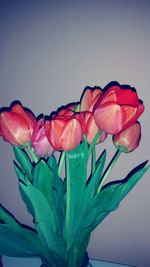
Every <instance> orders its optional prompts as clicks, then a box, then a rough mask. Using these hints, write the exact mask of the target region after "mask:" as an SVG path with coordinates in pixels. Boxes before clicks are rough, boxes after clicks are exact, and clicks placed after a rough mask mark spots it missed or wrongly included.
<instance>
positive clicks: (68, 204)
mask: <svg viewBox="0 0 150 267" xmlns="http://www.w3.org/2000/svg"><path fill="white" fill-rule="evenodd" d="M66 171H67V191H66V194H67V195H66V222H65V223H66V240H67V242H68V244H67V246H68V249H69V248H70V243H71V229H70V218H71V192H70V171H69V162H68V152H66Z"/></svg>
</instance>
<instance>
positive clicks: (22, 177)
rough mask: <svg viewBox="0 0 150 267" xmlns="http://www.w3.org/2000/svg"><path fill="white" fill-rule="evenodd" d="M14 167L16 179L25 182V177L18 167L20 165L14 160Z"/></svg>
mask: <svg viewBox="0 0 150 267" xmlns="http://www.w3.org/2000/svg"><path fill="white" fill-rule="evenodd" d="M14 168H15V172H16V175H17V177H18V179H19V180H20V181H21V182H23V183H25V184H26V182H27V178H26V176H25V174H24V173H23V172H22V170H21V169H20V167H19V166H18V165H17V163H16V162H14Z"/></svg>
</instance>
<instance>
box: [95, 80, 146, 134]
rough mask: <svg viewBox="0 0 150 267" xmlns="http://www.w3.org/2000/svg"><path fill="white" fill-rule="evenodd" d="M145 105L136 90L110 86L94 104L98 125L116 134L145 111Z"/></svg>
mask: <svg viewBox="0 0 150 267" xmlns="http://www.w3.org/2000/svg"><path fill="white" fill-rule="evenodd" d="M143 111H144V106H143V104H142V103H141V101H140V100H139V99H138V95H137V93H136V91H133V90H132V89H131V88H130V87H129V89H123V88H122V87H121V86H119V85H115V86H112V87H110V88H109V89H108V90H107V91H106V92H105V93H104V94H103V95H102V97H101V98H100V99H99V100H98V102H97V103H96V105H95V106H94V117H95V121H96V124H97V125H98V127H99V128H100V129H102V130H104V131H106V132H107V133H109V134H116V133H118V132H120V131H122V130H123V129H125V128H127V127H128V126H130V125H132V124H133V123H134V122H135V121H136V120H137V119H138V117H139V116H140V115H141V114H142V113H143Z"/></svg>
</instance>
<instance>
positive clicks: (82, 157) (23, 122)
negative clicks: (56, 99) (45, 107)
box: [0, 82, 149, 267]
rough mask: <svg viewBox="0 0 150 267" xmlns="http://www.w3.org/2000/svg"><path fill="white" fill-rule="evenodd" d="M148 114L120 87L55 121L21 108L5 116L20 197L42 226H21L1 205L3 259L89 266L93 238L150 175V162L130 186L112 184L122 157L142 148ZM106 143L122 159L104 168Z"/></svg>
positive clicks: (1, 129) (1, 120)
mask: <svg viewBox="0 0 150 267" xmlns="http://www.w3.org/2000/svg"><path fill="white" fill-rule="evenodd" d="M143 111H144V105H143V103H142V101H141V100H139V99H138V95H137V93H136V90H135V89H134V88H131V87H130V86H121V85H119V84H118V83H116V82H114V83H110V84H108V85H107V86H106V87H105V88H104V89H103V90H102V89H101V88H100V87H94V88H90V87H86V88H85V89H84V91H83V94H82V96H81V99H80V101H79V102H77V103H71V104H68V105H67V106H65V107H61V108H59V109H58V110H57V112H52V113H51V114H50V116H43V115H42V116H41V115H40V116H38V117H37V118H35V116H34V114H33V113H32V112H31V111H30V110H28V109H27V108H24V107H23V106H22V105H21V103H20V102H13V103H12V105H11V106H10V108H2V109H1V112H0V136H2V137H3V139H4V141H6V142H9V143H10V144H11V145H12V146H13V150H14V154H15V157H16V161H15V162H14V168H15V171H16V174H17V177H18V184H19V190H20V194H21V197H22V199H23V201H24V202H25V204H26V206H27V210H28V212H29V213H30V214H31V215H32V216H33V222H34V226H35V227H34V229H33V228H32V227H29V226H27V225H24V224H21V223H19V221H18V220H17V219H15V218H14V216H13V215H12V214H10V212H8V211H7V210H6V209H5V208H4V207H3V206H2V205H1V206H0V254H1V255H6V256H12V257H40V258H41V260H42V266H46V267H48V266H51V267H85V266H88V264H89V263H88V262H89V259H88V254H87V252H86V250H87V246H88V243H89V240H90V235H91V232H92V231H93V230H94V229H95V228H96V226H97V225H98V224H99V223H101V221H102V220H103V219H104V218H105V217H106V216H107V215H108V214H109V213H110V212H111V211H113V210H115V209H116V208H117V207H118V205H119V203H120V201H121V200H122V199H123V198H124V197H125V196H126V195H127V194H128V192H129V191H130V190H131V189H132V188H133V187H134V186H135V184H136V183H137V182H138V181H139V179H140V178H141V177H142V176H143V175H144V173H145V172H146V171H147V169H148V167H149V166H147V165H146V164H147V161H145V162H143V163H142V164H140V165H139V166H137V167H136V168H134V169H133V170H132V171H131V172H130V173H129V174H128V175H127V177H126V178H124V179H122V180H118V181H114V182H109V183H107V184H106V183H105V181H106V178H107V177H108V175H109V173H110V171H111V170H112V168H113V166H114V164H115V163H116V161H117V160H118V158H119V156H120V154H121V153H128V152H131V151H133V150H135V149H136V148H137V147H138V145H139V142H140V138H141V126H140V122H138V121H137V119H138V118H139V116H140V115H141V114H142V113H143ZM107 135H112V140H113V143H114V145H115V147H116V148H117V151H116V153H115V155H114V157H113V158H112V160H111V161H110V163H109V165H108V166H105V165H106V164H105V160H106V150H104V151H103V152H102V153H101V155H99V156H98V157H97V156H96V150H95V145H96V144H99V143H101V142H103V141H104V140H106V138H107ZM56 151H57V153H56ZM58 152H59V153H60V154H59V153H58ZM56 155H57V156H59V158H58V157H56ZM88 164H89V165H90V167H91V168H90V169H91V171H90V173H88V170H87V167H88ZM62 170H63V171H62ZM62 173H65V175H62ZM62 176H65V177H62Z"/></svg>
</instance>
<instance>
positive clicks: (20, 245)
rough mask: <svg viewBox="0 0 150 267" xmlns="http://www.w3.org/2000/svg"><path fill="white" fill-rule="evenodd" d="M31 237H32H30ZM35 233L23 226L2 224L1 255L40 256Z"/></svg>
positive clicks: (0, 228) (0, 226) (0, 236)
mask: <svg viewBox="0 0 150 267" xmlns="http://www.w3.org/2000/svg"><path fill="white" fill-rule="evenodd" d="M29 237H30V239H29ZM37 244H38V239H37V238H36V237H35V234H31V233H29V230H26V229H22V228H21V227H20V228H19V227H12V226H10V225H5V224H1V225H0V255H5V256H10V257H39V256H40V255H39V251H38V252H37V251H36V248H37Z"/></svg>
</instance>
